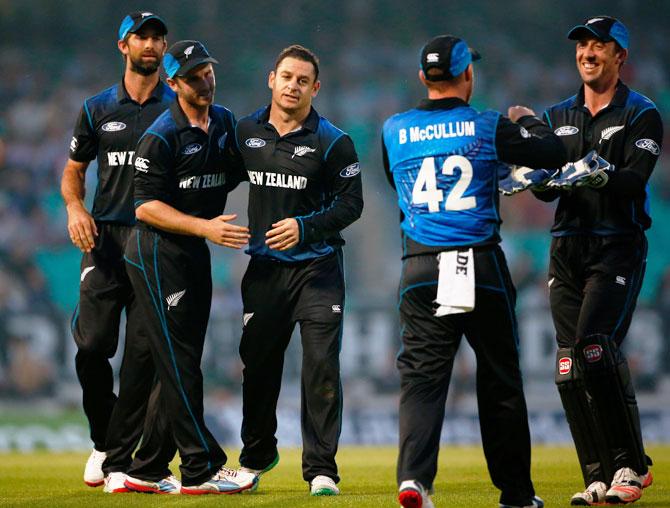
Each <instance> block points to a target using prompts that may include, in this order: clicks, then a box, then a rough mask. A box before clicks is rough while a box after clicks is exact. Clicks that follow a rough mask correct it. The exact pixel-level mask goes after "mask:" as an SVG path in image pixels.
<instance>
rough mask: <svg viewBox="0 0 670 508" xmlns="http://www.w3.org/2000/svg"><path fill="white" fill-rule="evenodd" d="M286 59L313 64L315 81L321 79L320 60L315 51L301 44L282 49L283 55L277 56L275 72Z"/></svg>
mask: <svg viewBox="0 0 670 508" xmlns="http://www.w3.org/2000/svg"><path fill="white" fill-rule="evenodd" d="M285 58H297V59H298V60H302V61H303V62H309V63H311V64H312V65H313V66H314V81H316V80H317V79H319V58H318V57H317V56H316V55H315V54H314V52H313V51H311V50H309V49H307V48H306V47H304V46H301V45H300V44H293V45H291V46H289V47H288V48H284V49H282V50H281V53H279V56H277V60H275V71H276V70H277V68H278V67H279V64H281V63H282V62H283V61H284V59H285Z"/></svg>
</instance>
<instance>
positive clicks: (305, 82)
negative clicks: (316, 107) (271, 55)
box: [268, 57, 321, 113]
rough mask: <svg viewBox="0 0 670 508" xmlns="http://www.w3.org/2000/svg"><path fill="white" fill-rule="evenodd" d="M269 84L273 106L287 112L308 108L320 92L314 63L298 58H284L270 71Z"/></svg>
mask: <svg viewBox="0 0 670 508" xmlns="http://www.w3.org/2000/svg"><path fill="white" fill-rule="evenodd" d="M268 86H269V87H270V89H271V90H272V106H273V107H277V108H279V109H280V110H282V111H285V112H287V113H297V112H300V111H304V110H306V109H307V110H308V109H309V108H310V107H311V105H312V99H313V98H314V97H316V94H317V93H319V88H320V86H321V83H320V82H319V81H318V80H317V79H316V72H315V68H314V65H313V64H312V63H311V62H307V61H305V60H300V59H298V58H293V57H286V58H284V59H283V60H282V61H281V62H280V63H279V65H277V69H276V70H274V71H272V72H270V77H269V79H268Z"/></svg>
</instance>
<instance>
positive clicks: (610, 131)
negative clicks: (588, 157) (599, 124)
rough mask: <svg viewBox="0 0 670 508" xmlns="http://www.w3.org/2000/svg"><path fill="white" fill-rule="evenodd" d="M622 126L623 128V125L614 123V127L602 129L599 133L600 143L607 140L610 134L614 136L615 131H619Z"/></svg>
mask: <svg viewBox="0 0 670 508" xmlns="http://www.w3.org/2000/svg"><path fill="white" fill-rule="evenodd" d="M623 128H624V126H623V125H615V126H614V127H608V128H607V129H603V130H602V132H601V133H600V142H601V143H602V142H603V141H608V140H609V139H610V138H611V137H612V136H614V135H615V134H616V133H617V132H619V131H620V130H621V129H623Z"/></svg>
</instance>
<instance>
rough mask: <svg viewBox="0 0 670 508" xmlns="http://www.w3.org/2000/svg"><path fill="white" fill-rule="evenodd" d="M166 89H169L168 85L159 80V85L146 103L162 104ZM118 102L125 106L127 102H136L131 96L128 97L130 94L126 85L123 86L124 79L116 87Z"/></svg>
mask: <svg viewBox="0 0 670 508" xmlns="http://www.w3.org/2000/svg"><path fill="white" fill-rule="evenodd" d="M165 88H167V85H166V84H165V83H163V81H161V80H158V84H157V85H156V86H155V87H154V89H153V90H152V91H151V96H150V97H149V98H148V99H147V101H146V102H149V101H156V102H160V101H161V100H162V99H163V93H164V92H165ZM116 100H117V102H118V103H119V104H124V103H126V102H135V101H134V100H133V99H131V98H130V95H128V92H127V91H126V85H124V84H123V78H121V81H120V82H119V84H118V85H117V86H116ZM146 102H145V104H146Z"/></svg>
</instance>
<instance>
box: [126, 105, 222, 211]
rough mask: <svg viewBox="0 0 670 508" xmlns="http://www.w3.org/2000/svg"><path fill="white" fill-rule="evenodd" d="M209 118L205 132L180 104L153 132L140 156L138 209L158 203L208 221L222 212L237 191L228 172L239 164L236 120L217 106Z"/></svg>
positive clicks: (142, 145)
mask: <svg viewBox="0 0 670 508" xmlns="http://www.w3.org/2000/svg"><path fill="white" fill-rule="evenodd" d="M209 118H210V120H209V121H210V123H209V127H208V131H207V132H206V133H205V132H204V131H203V130H202V129H200V128H199V127H195V126H193V125H191V124H190V123H189V121H188V118H186V115H185V114H184V111H183V110H182V109H181V106H180V105H179V101H178V100H175V101H174V102H173V103H172V104H171V105H170V107H169V109H167V110H166V111H165V112H164V113H163V114H162V115H160V116H159V117H158V118H157V119H156V121H155V122H154V123H153V124H152V125H151V126H150V127H149V128H148V129H147V131H146V132H145V133H144V135H143V136H142V138H141V139H140V141H139V143H138V145H137V151H136V154H135V208H137V207H138V206H140V205H141V204H142V203H145V202H147V201H153V200H158V201H162V202H163V203H166V204H168V205H170V206H172V207H173V208H175V209H177V210H179V211H181V212H183V213H186V214H188V215H193V216H195V217H200V218H202V219H212V218H214V217H216V216H218V215H220V214H221V212H222V211H223V209H224V207H225V204H226V196H227V193H228V191H229V190H230V189H231V180H230V179H228V178H227V176H228V175H227V174H226V173H227V170H228V169H229V168H230V167H231V164H233V163H234V162H235V158H234V157H233V156H232V152H231V150H230V144H231V143H232V141H233V139H232V138H233V132H234V129H235V117H234V116H233V114H232V113H231V112H230V111H229V110H228V109H226V108H224V107H223V106H219V105H217V104H215V105H213V106H211V107H210V108H209Z"/></svg>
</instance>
